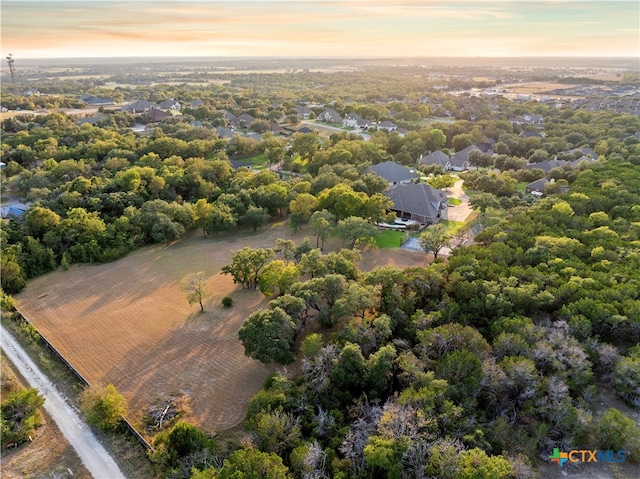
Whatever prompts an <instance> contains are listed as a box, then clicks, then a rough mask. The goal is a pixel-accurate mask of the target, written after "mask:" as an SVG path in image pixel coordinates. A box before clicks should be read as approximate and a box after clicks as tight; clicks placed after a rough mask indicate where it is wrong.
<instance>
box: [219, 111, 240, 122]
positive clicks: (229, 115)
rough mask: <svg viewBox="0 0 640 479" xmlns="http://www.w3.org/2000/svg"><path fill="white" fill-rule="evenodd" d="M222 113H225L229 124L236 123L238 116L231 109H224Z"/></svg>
mask: <svg viewBox="0 0 640 479" xmlns="http://www.w3.org/2000/svg"><path fill="white" fill-rule="evenodd" d="M222 113H223V115H224V119H225V120H227V124H229V125H233V124H235V123H236V120H237V118H238V117H237V116H235V115H234V114H233V113H231V112H230V111H229V110H222Z"/></svg>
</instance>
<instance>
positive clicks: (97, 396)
mask: <svg viewBox="0 0 640 479" xmlns="http://www.w3.org/2000/svg"><path fill="white" fill-rule="evenodd" d="M80 407H81V409H82V411H83V412H84V413H85V414H86V415H87V421H88V422H89V424H91V425H93V426H96V427H98V428H100V429H103V430H105V431H113V430H115V429H117V428H118V426H119V425H120V420H121V419H122V417H123V416H124V415H125V414H127V401H126V399H125V398H124V396H123V395H122V394H120V393H119V392H118V390H117V389H116V387H115V386H114V385H113V384H109V385H107V387H105V388H103V389H96V388H87V389H85V390H84V391H83V392H82V395H81V396H80Z"/></svg>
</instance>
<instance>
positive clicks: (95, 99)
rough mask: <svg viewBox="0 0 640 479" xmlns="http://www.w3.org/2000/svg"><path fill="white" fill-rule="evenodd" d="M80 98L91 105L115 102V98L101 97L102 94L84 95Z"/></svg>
mask: <svg viewBox="0 0 640 479" xmlns="http://www.w3.org/2000/svg"><path fill="white" fill-rule="evenodd" d="M80 100H81V101H83V102H85V103H86V104H88V105H91V106H100V105H113V104H114V101H113V99H111V98H109V97H101V96H93V95H82V96H81V97H80Z"/></svg>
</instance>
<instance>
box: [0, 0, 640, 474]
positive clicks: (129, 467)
mask: <svg viewBox="0 0 640 479" xmlns="http://www.w3.org/2000/svg"><path fill="white" fill-rule="evenodd" d="M258 3H260V2H258ZM258 3H256V4H254V5H251V9H252V10H255V11H258V10H259V5H258ZM302 3H304V5H296V6H295V8H302V7H304V8H307V7H309V8H311V7H312V8H318V5H317V4H316V3H317V2H316V3H313V2H312V3H313V5H311V4H309V5H307V4H306V3H305V2H302ZM374 3H375V2H374ZM221 5H222V4H220V5H218V7H220V8H222V7H221ZM332 7H334V8H337V7H336V5H333V6H332ZM351 7H352V8H355V7H354V6H351ZM359 7H362V9H361V10H362V12H365V11H367V12H371V11H376V10H377V9H379V8H382V7H381V6H380V5H378V4H375V5H374V4H371V5H370V4H367V5H366V8H365V5H364V4H362V5H359ZM414 7H415V5H412V6H411V8H409V9H407V8H408V7H407V5H398V6H397V7H395V6H394V8H398V9H400V10H402V11H407V12H414ZM102 8H106V7H105V6H103V7H102ZM117 8H118V13H119V12H120V9H122V8H124V7H123V6H122V5H118V6H117ZM183 8H185V9H186V7H184V6H183V5H182V4H181V6H180V9H183ZM202 8H205V6H204V4H201V5H199V6H198V8H194V9H193V10H189V11H190V12H192V13H193V15H194V16H198V14H199V13H198V12H200V11H201V9H202ZM387 8H390V7H389V6H387V7H385V11H386V9H387ZM447 8H449V7H447ZM474 8H475V7H474ZM563 8H568V7H566V6H564V5H563ZM607 8H608V7H607ZM288 9H294V5H293V4H292V5H287V9H285V10H283V12H280V14H281V15H284V17H285V18H289V17H288ZM174 10H175V9H174ZM174 10H172V9H171V8H168V9H167V10H166V14H167V15H168V17H167V18H169V21H172V20H173V18H174V15H176V12H177V11H174ZM256 18H258V16H257V14H256ZM416 18H417V19H418V20H419V21H418V20H416V22H417V23H420V25H421V28H422V23H421V21H422V18H419V17H416ZM491 18H493V17H491ZM223 20H224V19H223V18H221V19H220V22H222V21H223ZM260 21H263V20H260ZM122 22H124V25H125V26H128V23H127V21H126V19H124V20H122ZM489 23H490V22H489ZM220 25H222V23H221V24H220ZM303 27H304V25H302V26H300V28H301V29H302V28H303ZM168 30H170V29H168ZM169 33H170V31H168V32H166V35H168V34H169ZM307 33H308V34H311V32H307ZM163 35H165V33H163ZM193 35H195V33H194V34H193ZM159 38H160V37H159ZM242 41H245V39H242ZM274 45H276V43H274ZM275 48H276V47H275V46H274V49H275ZM278 53H279V52H277V51H274V53H273V57H268V58H267V57H265V58H258V59H244V58H243V59H237V58H227V57H219V58H218V57H215V58H214V57H212V58H202V59H200V58H198V59H190V58H189V59H184V58H180V59H172V60H171V61H165V60H162V59H146V60H144V61H142V60H141V61H137V60H136V61H130V60H122V59H118V60H117V61H116V60H113V59H101V60H99V61H98V60H96V61H95V62H92V63H90V64H86V65H85V64H84V63H79V64H78V63H76V64H74V65H73V66H70V67H69V68H61V67H60V66H59V63H58V62H56V63H55V65H54V66H52V65H51V64H49V63H46V62H44V63H39V62H37V61H34V62H33V63H32V64H28V63H27V64H26V65H20V67H21V68H20V69H19V70H17V73H18V80H19V83H18V84H17V85H15V88H14V85H13V84H12V83H11V79H12V78H11V75H10V73H9V74H4V76H3V77H2V80H3V82H2V85H1V88H2V107H3V108H4V109H6V110H7V111H2V113H1V114H0V122H1V126H2V148H1V155H2V158H0V160H1V161H0V180H1V182H2V198H1V202H2V203H1V205H0V206H1V208H0V213H1V216H2V220H1V221H2V235H1V238H2V241H1V242H0V248H1V251H0V252H1V255H0V258H1V259H2V274H1V275H0V282H1V287H2V295H1V296H2V297H1V299H2V301H1V302H2V307H3V312H2V313H3V325H2V326H3V328H7V330H8V331H9V332H10V334H11V335H12V336H15V337H16V338H17V339H18V341H19V342H21V343H22V344H23V345H24V347H26V348H29V350H30V351H31V352H32V355H33V358H34V361H37V362H38V363H39V366H40V367H42V368H43V369H45V370H47V371H49V373H50V374H51V375H52V376H53V377H54V378H56V379H55V381H56V382H59V383H60V384H61V389H63V388H64V390H65V391H67V392H68V400H69V401H70V402H71V403H72V405H73V409H74V410H77V411H79V414H80V415H81V418H82V419H81V420H82V421H86V422H87V423H88V424H90V425H91V428H92V429H94V430H100V437H101V441H102V442H104V444H105V447H106V448H107V449H108V450H109V453H110V454H111V455H112V456H114V458H115V459H116V462H117V463H118V466H119V467H120V468H121V469H122V473H123V475H124V476H126V477H129V478H136V479H138V478H139V479H157V478H159V477H163V478H164V477H170V478H175V479H205V478H208V479H211V478H219V479H222V478H236V477H247V478H248V477H258V476H260V477H267V478H273V479H276V478H277V479H294V478H295V479H297V478H302V479H328V478H339V479H372V478H452V479H453V478H458V477H460V478H483V479H484V478H489V477H490V478H495V479H536V478H538V479H560V478H561V477H564V476H565V473H566V475H567V477H572V476H575V477H578V475H580V474H582V473H587V472H589V471H588V468H589V467H593V469H592V470H591V471H593V472H589V473H590V474H591V476H589V477H596V476H597V477H612V478H613V477H615V478H618V477H619V478H623V479H631V478H635V477H640V470H639V469H638V466H637V463H638V462H640V444H639V443H638V438H640V428H639V427H638V421H639V420H640V415H639V414H638V407H639V406H640V402H639V401H640V400H639V399H638V394H637V391H638V388H639V387H640V380H639V378H638V374H637V371H638V370H640V369H639V368H640V350H639V349H638V344H640V313H639V312H640V309H639V308H638V301H639V300H640V297H639V295H638V287H637V286H638V285H639V284H640V260H639V258H640V190H639V185H640V115H638V112H639V111H640V108H639V106H640V76H639V75H638V73H637V68H636V63H635V62H634V60H635V59H615V60H612V59H607V58H597V59H570V58H569V59H568V58H562V59H533V58H526V59H521V58H508V59H506V58H505V59H498V58H496V59H491V61H485V60H486V59H474V58H470V59H465V60H464V61H463V60H462V59H459V58H455V59H446V58H432V59H408V60H406V61H404V60H403V61H398V60H393V61H392V60H385V59H377V58H376V59H364V60H354V59H344V58H343V59H314V60H313V61H312V60H305V59H300V58H295V59H289V58H281V57H279V56H278ZM78 61H80V60H78ZM113 62H116V63H113ZM16 63H17V61H16ZM5 80H7V81H5ZM27 92H28V93H29V94H28V95H27V94H25V93H27ZM25 356H26V354H25ZM2 366H3V370H2V375H3V384H2V386H3V391H2V392H3V397H2V402H3V404H2V421H3V423H2V424H3V427H2V434H3V436H2V442H3V447H4V446H5V444H7V443H8V444H11V445H12V447H11V449H8V448H6V451H4V450H3V465H2V468H3V471H2V474H3V475H4V474H5V470H8V471H9V473H8V477H14V476H15V477H23V476H25V477H26V476H28V477H46V478H53V477H54V476H55V477H56V478H57V479H69V478H71V477H85V476H87V475H88V474H90V473H85V472H84V470H83V469H82V467H81V461H80V460H79V459H76V458H74V457H72V458H71V459H69V458H67V457H66V456H65V457H64V458H62V459H60V457H59V456H62V455H65V454H67V452H69V451H67V452H60V453H58V452H59V451H65V450H66V449H69V450H70V448H69V447H68V445H67V443H66V442H64V438H63V436H62V435H61V434H58V433H57V432H56V431H53V432H52V431H51V430H48V429H46V428H48V427H50V426H51V425H52V423H51V422H50V421H49V419H48V418H47V420H46V421H44V424H43V426H41V427H39V426H38V424H39V422H42V421H38V420H37V419H38V418H37V414H36V413H37V411H38V410H39V409H41V407H43V401H44V405H46V404H47V401H49V399H44V396H41V393H39V392H38V391H37V390H35V389H27V388H23V387H22V385H21V384H19V381H18V380H15V381H14V380H12V379H11V378H12V376H11V375H10V374H9V372H8V371H7V367H6V362H3V365H2ZM67 373H69V374H67ZM42 389H45V388H42ZM5 391H6V394H5ZM7 411H8V412H7ZM25 411H26V412H27V413H29V414H36V416H30V417H35V419H33V420H28V421H24V420H23V418H24V417H26V416H25V415H24V414H23V413H24V412H25ZM71 423H72V424H76V425H77V422H74V421H71ZM52 437H55V439H52V440H49V439H50V438H52ZM57 441H60V442H61V444H57ZM52 444H53V445H52ZM54 446H59V449H56V451H58V452H55V454H54V453H52V452H50V451H51V450H52V447H54ZM574 447H575V448H579V449H573V450H572V449H571V448H574ZM570 451H571V452H570ZM580 451H582V452H585V451H586V452H590V453H591V452H593V453H594V454H595V453H596V452H601V454H600V456H599V457H601V458H606V459H609V458H610V459H611V460H610V461H609V460H607V461H604V460H603V461H599V462H600V463H599V464H589V463H587V462H586V461H585V463H584V464H578V463H573V462H572V464H564V466H563V467H561V466H562V463H561V461H562V458H563V457H564V456H563V455H566V456H567V457H569V455H570V454H573V457H577V453H578V452H580ZM586 452H585V456H586ZM32 456H33V457H36V458H46V460H44V459H42V460H40V459H38V461H34V460H33V458H32ZM52 456H53V457H52ZM596 456H597V454H596ZM27 457H28V460H27V459H25V458H27ZM555 459H557V460H558V461H557V463H556V461H555ZM25 461H27V462H25ZM65 461H66V462H65ZM35 462H37V464H35ZM62 463H63V464H64V468H63V467H62V466H61V464H62ZM7 468H8V469H7ZM601 473H602V474H601ZM12 474H13V475H12ZM594 474H595V475H594ZM97 476H98V475H96V477H97Z"/></svg>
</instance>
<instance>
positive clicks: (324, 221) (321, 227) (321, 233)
mask: <svg viewBox="0 0 640 479" xmlns="http://www.w3.org/2000/svg"><path fill="white" fill-rule="evenodd" d="M332 221H333V215H332V214H331V213H330V212H329V211H327V210H320V211H316V212H315V213H313V215H311V218H310V219H309V229H310V230H311V231H313V232H314V233H315V235H316V248H320V251H322V250H323V249H324V242H325V241H326V240H327V238H329V235H330V234H331V228H332ZM320 242H322V243H320Z"/></svg>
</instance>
